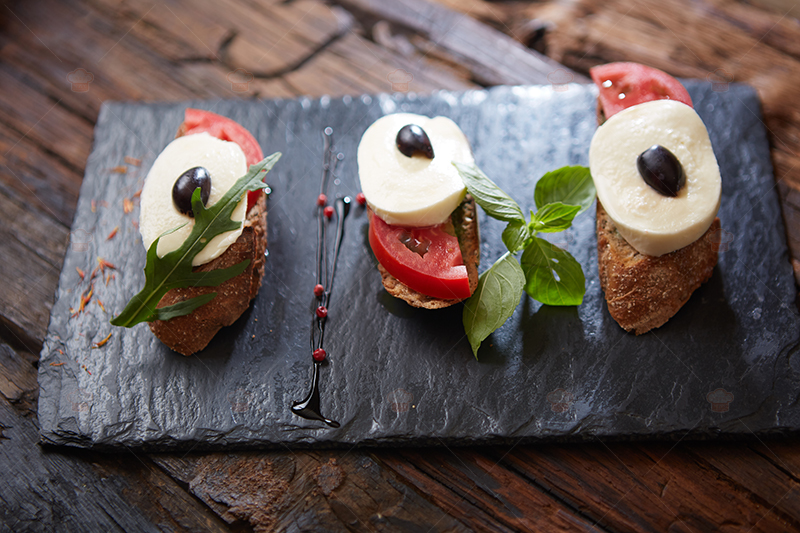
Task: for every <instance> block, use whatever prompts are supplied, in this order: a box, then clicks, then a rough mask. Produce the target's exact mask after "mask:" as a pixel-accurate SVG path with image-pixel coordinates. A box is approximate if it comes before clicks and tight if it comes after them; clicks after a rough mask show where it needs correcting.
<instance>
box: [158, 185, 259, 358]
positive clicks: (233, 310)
mask: <svg viewBox="0 0 800 533" xmlns="http://www.w3.org/2000/svg"><path fill="white" fill-rule="evenodd" d="M266 250H267V198H266V195H265V194H262V195H260V197H259V199H258V202H256V204H255V205H254V206H253V207H251V208H250V211H248V213H247V219H246V220H245V223H244V228H243V229H242V234H241V235H239V238H238V239H237V240H236V242H234V243H233V244H231V245H230V246H229V247H228V249H227V250H225V252H224V253H222V255H220V256H219V257H217V258H216V259H214V260H212V261H209V262H208V263H206V264H204V265H200V266H197V267H194V268H193V269H192V271H193V272H209V271H211V270H217V269H221V268H228V267H232V266H234V265H236V264H238V263H241V262H242V261H244V260H245V259H250V264H249V265H247V268H246V269H245V271H244V272H242V273H241V274H239V275H238V276H236V277H235V278H231V279H229V280H228V281H226V282H225V283H222V284H221V285H219V286H218V287H187V288H183V289H172V290H171V291H169V292H168V293H167V294H165V295H164V297H163V298H162V299H161V301H160V302H159V303H158V306H157V307H165V306H167V305H172V304H175V303H178V302H182V301H184V300H188V299H189V298H194V297H195V296H200V295H203V294H208V293H210V292H216V293H217V296H216V297H214V299H213V300H211V301H210V302H209V303H207V304H205V305H202V306H200V307H198V308H197V309H195V310H194V311H193V312H191V313H189V314H188V315H184V316H179V317H175V318H172V319H170V320H167V321H163V320H155V321H153V322H150V330H151V331H152V332H153V333H154V334H155V336H156V337H158V338H159V339H160V340H161V342H163V343H164V344H166V345H167V346H169V347H170V348H172V349H173V350H175V351H176V352H178V353H181V354H183V355H192V354H193V353H195V352H199V351H200V350H202V349H203V348H205V347H206V345H208V343H209V342H210V341H211V339H212V338H213V337H214V335H216V334H217V332H218V331H219V330H220V329H222V327H224V326H230V325H231V324H233V323H234V322H235V321H236V319H237V318H239V317H240V316H241V315H242V313H244V312H245V311H246V310H247V308H248V307H249V306H250V300H252V299H253V298H255V296H256V294H257V293H258V289H259V288H260V287H261V279H262V278H263V276H264V262H265V256H264V252H266Z"/></svg>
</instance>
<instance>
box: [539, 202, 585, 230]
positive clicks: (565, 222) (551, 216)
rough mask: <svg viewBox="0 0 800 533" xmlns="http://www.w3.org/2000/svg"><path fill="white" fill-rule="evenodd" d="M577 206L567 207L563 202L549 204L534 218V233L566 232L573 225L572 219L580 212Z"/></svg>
mask: <svg viewBox="0 0 800 533" xmlns="http://www.w3.org/2000/svg"><path fill="white" fill-rule="evenodd" d="M580 209H581V208H580V207H579V206H577V205H565V204H562V203H561V202H556V203H553V204H547V205H546V206H544V207H542V208H541V209H539V211H537V212H536V214H535V215H533V217H532V221H531V222H532V225H533V231H541V232H542V233H554V232H556V231H564V230H565V229H567V228H569V227H570V226H571V225H572V219H573V218H575V215H577V214H578V212H579V211H580Z"/></svg>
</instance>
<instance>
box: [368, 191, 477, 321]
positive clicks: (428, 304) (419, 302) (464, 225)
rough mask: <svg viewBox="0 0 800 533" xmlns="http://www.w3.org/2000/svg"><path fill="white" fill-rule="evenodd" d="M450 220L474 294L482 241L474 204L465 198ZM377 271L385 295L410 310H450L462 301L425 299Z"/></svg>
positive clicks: (424, 296) (425, 297) (394, 279)
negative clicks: (402, 302) (404, 304)
mask: <svg viewBox="0 0 800 533" xmlns="http://www.w3.org/2000/svg"><path fill="white" fill-rule="evenodd" d="M451 220H452V221H453V227H454V228H455V230H456V237H458V244H459V247H460V248H461V257H462V258H463V260H464V265H465V266H466V267H467V276H469V290H470V293H473V292H475V289H476V288H477V287H478V264H479V263H480V260H481V251H480V245H481V237H480V233H479V230H478V216H477V212H476V207H475V200H474V199H473V198H472V196H470V195H467V196H466V198H464V201H463V202H461V205H459V206H458V208H457V209H456V210H455V211H453V214H452V215H451ZM378 270H380V272H381V278H382V280H383V286H384V287H385V288H386V291H387V292H388V293H389V294H391V295H392V296H394V297H395V298H400V299H401V300H404V301H405V302H406V303H408V304H409V305H411V306H414V307H422V308H424V309H442V308H443V307H449V306H451V305H453V304H456V303H458V302H460V301H462V300H461V299H453V300H442V299H439V298H433V297H431V296H427V295H425V294H422V293H420V292H417V291H415V290H414V289H411V288H409V287H408V286H407V285H405V284H404V283H402V282H400V281H399V280H398V279H397V278H395V277H394V276H392V275H391V274H389V273H388V272H387V271H386V269H385V268H383V265H381V264H380V263H378Z"/></svg>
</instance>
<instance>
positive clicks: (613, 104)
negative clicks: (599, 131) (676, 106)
mask: <svg viewBox="0 0 800 533" xmlns="http://www.w3.org/2000/svg"><path fill="white" fill-rule="evenodd" d="M589 74H590V75H591V76H592V80H594V82H595V84H596V85H597V87H598V88H599V89H600V96H599V98H600V104H601V105H602V106H603V113H605V115H606V118H610V117H612V116H613V115H614V114H616V113H619V112H620V111H622V110H623V109H626V108H628V107H631V106H634V105H636V104H641V103H644V102H650V101H651V100H665V99H666V100H677V101H678V102H683V103H684V104H686V105H688V106H689V107H692V99H691V98H690V97H689V93H688V92H686V89H685V88H684V86H683V85H681V82H679V81H678V80H676V79H675V78H673V77H672V76H670V75H669V74H667V73H666V72H662V71H660V70H658V69H655V68H652V67H646V66H644V65H640V64H638V63H609V64H607V65H600V66H598V67H594V68H591V69H589Z"/></svg>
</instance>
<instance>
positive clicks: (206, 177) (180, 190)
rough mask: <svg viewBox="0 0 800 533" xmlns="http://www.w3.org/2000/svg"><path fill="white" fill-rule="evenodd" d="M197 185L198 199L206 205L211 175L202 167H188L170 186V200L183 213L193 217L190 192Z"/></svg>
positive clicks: (191, 192) (192, 191)
mask: <svg viewBox="0 0 800 533" xmlns="http://www.w3.org/2000/svg"><path fill="white" fill-rule="evenodd" d="M198 187H200V199H201V200H202V201H203V205H207V204H208V197H209V195H210V194H211V175H210V174H209V173H208V170H206V169H205V168H203V167H194V168H190V169H189V170H187V171H186V172H184V173H183V174H181V176H180V177H179V178H178V181H176V182H175V185H173V186H172V202H173V203H174V204H175V207H176V208H177V209H178V211H180V212H181V213H183V214H184V215H189V216H190V217H194V213H193V212H192V194H193V193H194V190H195V189H196V188H198Z"/></svg>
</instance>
